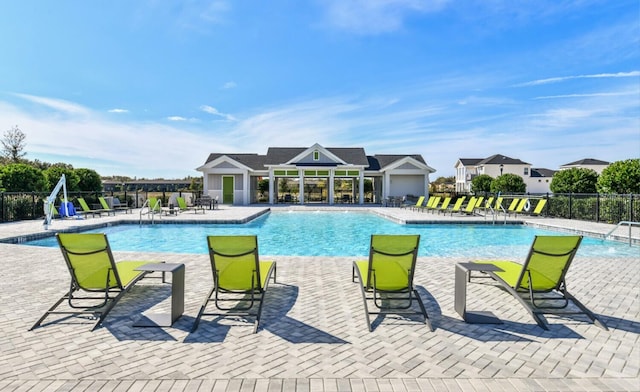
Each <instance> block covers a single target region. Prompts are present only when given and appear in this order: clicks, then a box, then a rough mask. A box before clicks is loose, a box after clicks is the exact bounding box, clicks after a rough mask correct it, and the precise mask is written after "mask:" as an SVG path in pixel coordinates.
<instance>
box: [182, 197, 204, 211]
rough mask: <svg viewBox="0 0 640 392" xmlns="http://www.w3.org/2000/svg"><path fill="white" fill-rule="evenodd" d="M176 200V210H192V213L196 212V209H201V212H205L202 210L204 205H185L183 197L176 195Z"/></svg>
mask: <svg viewBox="0 0 640 392" xmlns="http://www.w3.org/2000/svg"><path fill="white" fill-rule="evenodd" d="M176 201H177V202H178V210H179V211H180V212H186V211H193V212H194V213H196V214H197V213H198V211H202V213H203V214H204V213H205V210H204V206H193V207H189V206H188V205H187V202H186V201H185V200H184V197H181V196H178V197H177V198H176Z"/></svg>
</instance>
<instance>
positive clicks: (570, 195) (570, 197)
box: [569, 192, 573, 219]
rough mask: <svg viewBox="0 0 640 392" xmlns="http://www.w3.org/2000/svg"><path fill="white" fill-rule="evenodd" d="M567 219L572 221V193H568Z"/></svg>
mask: <svg viewBox="0 0 640 392" xmlns="http://www.w3.org/2000/svg"><path fill="white" fill-rule="evenodd" d="M569 219H573V192H569Z"/></svg>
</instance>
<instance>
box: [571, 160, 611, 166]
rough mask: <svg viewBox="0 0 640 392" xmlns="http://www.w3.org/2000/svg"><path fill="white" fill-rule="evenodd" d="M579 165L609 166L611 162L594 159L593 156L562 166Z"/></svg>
mask: <svg viewBox="0 0 640 392" xmlns="http://www.w3.org/2000/svg"><path fill="white" fill-rule="evenodd" d="M579 165H602V166H607V165H609V162H605V161H600V160H598V159H593V158H585V159H581V160H579V161H575V162H571V163H565V164H564V165H562V166H579ZM562 166H561V167H562Z"/></svg>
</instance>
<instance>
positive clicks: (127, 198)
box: [0, 190, 201, 223]
mask: <svg viewBox="0 0 640 392" xmlns="http://www.w3.org/2000/svg"><path fill="white" fill-rule="evenodd" d="M172 193H179V194H180V195H182V193H193V194H197V197H199V196H200V193H201V192H195V191H193V192H191V191H188V192H187V191H185V192H180V191H178V192H169V191H156V192H152V191H143V190H138V191H120V192H116V191H113V192H68V193H67V199H68V201H71V202H73V204H74V205H75V206H76V208H79V206H78V203H77V202H76V201H75V200H76V199H77V198H79V197H82V198H84V199H85V201H86V202H87V204H89V205H90V206H91V205H93V206H96V207H97V208H101V207H99V206H100V202H99V200H98V197H100V196H105V197H117V198H118V199H119V201H120V203H122V204H125V203H126V205H127V206H129V207H132V208H138V207H142V203H143V202H144V200H146V199H148V198H149V197H158V198H159V199H160V200H161V201H162V203H163V205H165V204H166V203H167V202H168V200H169V197H170V196H171V194H172ZM48 196H49V194H46V193H44V192H30V193H24V192H0V223H5V222H15V221H21V220H34V219H44V216H45V214H44V202H45V200H46V199H47V197H48ZM58 196H61V195H58ZM59 204H60V197H58V199H57V200H56V206H57V205H59Z"/></svg>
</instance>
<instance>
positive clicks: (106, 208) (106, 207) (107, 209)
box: [98, 196, 116, 215]
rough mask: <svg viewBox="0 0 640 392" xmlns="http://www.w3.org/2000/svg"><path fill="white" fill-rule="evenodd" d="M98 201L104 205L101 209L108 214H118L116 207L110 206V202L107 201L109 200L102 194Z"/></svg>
mask: <svg viewBox="0 0 640 392" xmlns="http://www.w3.org/2000/svg"><path fill="white" fill-rule="evenodd" d="M98 201H99V202H100V205H101V206H102V210H100V211H102V212H104V213H106V214H107V215H109V214H112V215H115V214H116V210H115V208H111V207H109V204H108V203H107V200H105V198H104V197H102V196H100V197H98Z"/></svg>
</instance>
